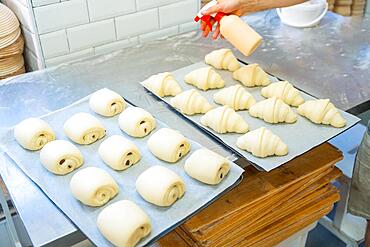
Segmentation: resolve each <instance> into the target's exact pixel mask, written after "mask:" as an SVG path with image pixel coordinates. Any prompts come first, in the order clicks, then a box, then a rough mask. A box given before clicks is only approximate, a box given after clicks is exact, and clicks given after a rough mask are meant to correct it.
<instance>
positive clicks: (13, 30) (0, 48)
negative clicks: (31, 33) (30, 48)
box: [0, 3, 25, 79]
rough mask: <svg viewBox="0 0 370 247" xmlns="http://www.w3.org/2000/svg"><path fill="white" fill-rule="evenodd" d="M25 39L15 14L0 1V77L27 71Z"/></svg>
mask: <svg viewBox="0 0 370 247" xmlns="http://www.w3.org/2000/svg"><path fill="white" fill-rule="evenodd" d="M23 47H24V40H23V37H22V34H21V29H20V27H19V21H18V19H17V17H16V16H15V14H14V13H13V12H12V11H11V10H10V9H9V8H8V7H7V6H5V5H4V4H1V3H0V79H4V78H7V77H9V76H14V75H18V74H22V73H24V72H25V69H24V59H23V55H22V53H23Z"/></svg>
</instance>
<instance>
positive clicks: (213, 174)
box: [184, 148, 230, 184]
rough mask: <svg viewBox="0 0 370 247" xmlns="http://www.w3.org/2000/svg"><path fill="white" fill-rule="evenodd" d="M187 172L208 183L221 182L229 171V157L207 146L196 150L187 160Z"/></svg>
mask: <svg viewBox="0 0 370 247" xmlns="http://www.w3.org/2000/svg"><path fill="white" fill-rule="evenodd" d="M184 169H185V171H186V173H187V174H188V175H189V176H190V177H192V178H195V179H197V180H199V181H201V182H203V183H206V184H219V183H220V182H221V181H222V180H223V179H224V178H225V177H226V175H227V174H228V173H229V171H230V165H229V162H228V160H227V159H225V158H224V157H222V156H221V155H219V154H217V153H215V152H212V151H211V150H208V149H206V148H202V149H198V150H196V151H195V152H194V153H193V154H192V155H190V157H189V158H188V159H187V160H186V161H185V166H184Z"/></svg>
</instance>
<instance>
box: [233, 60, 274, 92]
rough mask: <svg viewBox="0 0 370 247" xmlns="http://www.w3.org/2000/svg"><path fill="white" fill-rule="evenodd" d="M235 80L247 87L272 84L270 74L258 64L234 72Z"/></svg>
mask: <svg viewBox="0 0 370 247" xmlns="http://www.w3.org/2000/svg"><path fill="white" fill-rule="evenodd" d="M233 78H234V79H235V80H238V81H240V82H241V83H242V84H243V85H244V86H247V87H255V86H267V85H268V84H270V78H269V76H268V74H267V73H266V72H265V71H263V70H262V69H261V67H260V66H259V65H258V64H256V63H254V64H249V65H247V66H244V67H241V68H240V69H238V70H236V71H234V73H233Z"/></svg>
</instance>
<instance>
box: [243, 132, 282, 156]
mask: <svg viewBox="0 0 370 247" xmlns="http://www.w3.org/2000/svg"><path fill="white" fill-rule="evenodd" d="M236 145H237V146H238V147H239V148H240V149H243V150H246V151H248V152H250V153H252V154H253V155H254V156H257V157H261V158H264V157H267V156H271V155H279V156H283V155H286V154H287V153H288V146H287V145H286V144H285V143H284V142H283V141H282V140H281V139H280V138H279V137H278V136H277V135H275V134H274V133H272V132H271V131H270V130H268V129H266V128H265V127H261V128H259V129H256V130H253V131H251V132H249V133H246V134H245V135H243V136H241V137H239V138H238V140H237V142H236Z"/></svg>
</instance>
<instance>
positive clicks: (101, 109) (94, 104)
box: [89, 88, 126, 117]
mask: <svg viewBox="0 0 370 247" xmlns="http://www.w3.org/2000/svg"><path fill="white" fill-rule="evenodd" d="M89 104H90V108H91V109H92V110H93V111H94V112H96V113H98V114H100V115H102V116H105V117H112V116H114V115H117V114H118V113H121V112H122V111H123V110H124V109H125V106H126V102H125V100H124V99H123V98H122V96H121V95H119V94H118V93H116V92H114V91H112V90H110V89H108V88H103V89H100V90H98V91H96V92H95V93H93V94H92V95H91V96H90V101H89Z"/></svg>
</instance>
